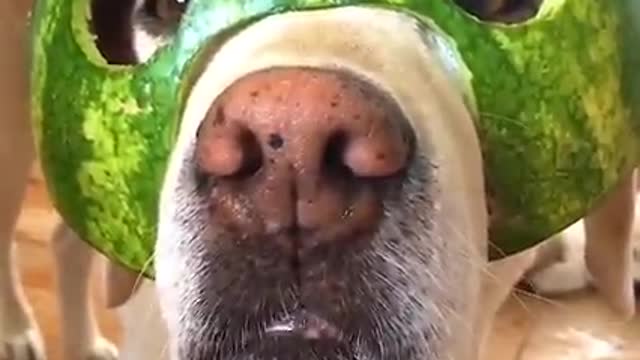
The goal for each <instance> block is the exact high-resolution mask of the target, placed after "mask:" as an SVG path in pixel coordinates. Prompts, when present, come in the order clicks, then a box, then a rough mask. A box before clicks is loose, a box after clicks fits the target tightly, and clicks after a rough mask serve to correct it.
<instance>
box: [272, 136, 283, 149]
mask: <svg viewBox="0 0 640 360" xmlns="http://www.w3.org/2000/svg"><path fill="white" fill-rule="evenodd" d="M283 144H284V139H283V138H282V136H280V135H278V134H271V135H269V146H271V148H272V149H273V150H278V149H280V148H281V147H282V145H283Z"/></svg>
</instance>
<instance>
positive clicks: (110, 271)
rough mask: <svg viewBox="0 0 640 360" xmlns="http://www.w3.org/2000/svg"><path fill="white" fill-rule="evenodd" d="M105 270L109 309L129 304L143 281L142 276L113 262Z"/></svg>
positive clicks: (108, 263)
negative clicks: (128, 301)
mask: <svg viewBox="0 0 640 360" xmlns="http://www.w3.org/2000/svg"><path fill="white" fill-rule="evenodd" d="M105 270H106V272H105V282H104V284H105V295H106V296H105V297H106V303H107V308H115V307H118V306H120V305H122V304H124V303H125V302H127V300H129V299H130V298H131V297H132V296H133V295H134V294H135V293H136V291H137V290H138V288H139V287H140V284H141V283H142V281H143V278H142V275H139V274H137V273H135V272H133V271H131V270H129V269H125V268H123V267H122V266H120V265H118V264H115V263H113V262H111V261H109V262H107V266H106V269H105Z"/></svg>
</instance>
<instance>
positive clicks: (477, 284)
mask: <svg viewBox="0 0 640 360" xmlns="http://www.w3.org/2000/svg"><path fill="white" fill-rule="evenodd" d="M123 4H124V3H123ZM128 4H129V6H131V7H130V8H129V9H127V7H126V6H120V5H121V4H118V6H115V5H113V4H111V5H109V3H108V2H96V3H95V4H94V6H95V8H94V9H95V10H96V14H102V15H104V14H112V15H113V16H112V17H108V16H107V17H105V16H95V17H94V26H95V29H96V32H97V35H98V37H97V38H98V42H99V45H100V48H101V50H102V51H103V53H104V54H105V55H106V56H107V57H108V58H110V59H111V60H112V61H117V62H135V61H144V60H145V59H146V58H147V57H148V56H150V55H151V54H152V53H153V52H154V51H155V49H156V48H157V47H158V46H161V45H162V44H163V43H165V42H167V41H170V40H171V33H172V31H173V29H174V28H175V24H177V21H179V19H180V14H181V13H182V12H183V11H184V6H183V4H182V3H180V2H173V1H171V0H157V1H148V2H141V3H137V4H136V5H135V6H134V4H133V3H128ZM476 5H477V4H476ZM486 5H487V8H486V9H489V8H492V9H497V8H499V9H504V7H503V6H498V7H495V6H494V5H495V4H489V3H487V4H486ZM489 5H491V6H490V7H489ZM0 6H2V7H1V8H0V10H1V11H0V16H1V17H2V20H3V21H0V26H4V27H5V28H2V29H1V30H2V31H3V32H4V34H7V36H3V37H1V38H0V47H1V48H2V49H14V50H13V51H5V52H4V53H5V54H6V55H4V56H1V57H0V58H2V60H0V61H2V62H1V63H0V71H2V76H1V78H2V79H3V82H2V85H3V87H2V90H1V91H2V92H1V93H0V94H1V95H2V96H1V100H0V101H2V104H1V105H2V108H3V118H2V121H1V122H0V166H2V167H3V168H6V169H11V170H10V171H7V173H6V176H5V178H4V179H3V181H2V182H1V183H0V197H1V198H3V199H5V200H4V201H3V202H2V204H0V225H2V226H1V227H0V243H1V244H3V245H2V246H3V248H2V249H0V256H2V262H1V263H0V277H1V280H2V282H1V283H0V286H1V292H0V329H1V332H0V340H2V341H3V342H4V344H5V347H4V354H2V355H0V358H2V356H4V357H5V358H9V359H42V358H43V351H42V344H41V340H40V336H39V334H38V331H37V328H36V326H35V325H34V322H33V319H32V316H31V315H30V311H29V307H28V306H27V304H26V303H25V301H24V297H23V295H22V293H21V290H20V286H19V283H18V279H17V275H16V273H15V267H14V265H13V262H12V261H13V260H12V259H13V245H12V243H11V241H10V239H11V233H12V229H13V226H14V223H15V218H16V215H17V213H18V211H19V204H20V201H21V198H22V194H23V192H24V187H25V183H26V179H27V174H28V169H29V168H30V166H31V163H32V161H33V158H34V151H33V147H32V140H31V138H30V129H29V125H28V121H27V119H28V103H27V99H28V97H27V86H26V74H27V69H26V64H27V61H26V59H25V57H24V55H25V54H26V53H27V52H26V51H25V30H26V27H25V22H24V21H23V19H26V14H27V8H28V4H25V3H24V2H20V1H15V0H0ZM482 8H483V6H480V7H479V9H482ZM98 10H103V11H105V12H100V11H98ZM107 11H114V12H113V13H108V12H107ZM5 14H11V17H10V18H8V19H5V18H6V17H7V16H6V15H5ZM132 14H133V18H134V19H135V21H134V23H135V25H134V26H133V28H134V29H136V31H135V32H134V33H133V37H131V31H126V28H127V27H128V28H129V29H131V28H132V27H131V26H130V25H129V24H130V23H129V22H128V21H122V22H118V21H114V20H113V19H129V18H130V17H131V15H132ZM16 16H17V17H16ZM100 19H102V20H100ZM4 20H6V21H4ZM114 24H115V25H121V26H122V28H117V29H114V28H113V27H112V26H113V25H114ZM123 28H124V30H123ZM107 30H109V31H107ZM127 37H128V38H130V39H132V41H131V43H132V44H133V48H135V49H136V51H135V52H131V51H130V49H127V48H126V47H123V46H122V44H123V41H126V39H127ZM433 46H434V44H432V43H430V42H429V41H428V39H425V38H424V37H423V36H421V34H420V33H419V32H418V31H417V28H416V26H415V24H414V22H413V21H412V20H411V19H410V18H408V17H406V16H404V15H401V14H397V13H393V12H389V11H385V10H375V9H371V8H353V7H351V8H349V7H347V8H342V9H334V10H322V11H314V12H302V13H294V14H283V15H274V16H272V17H269V18H267V19H264V20H261V21H259V22H257V23H255V24H253V25H251V26H249V27H247V28H246V29H244V30H242V31H241V32H239V33H238V34H237V35H235V36H233V37H232V38H230V39H229V40H228V41H227V42H225V43H224V44H222V45H221V47H220V48H219V49H218V50H217V51H216V53H215V55H214V56H213V57H212V58H211V60H210V62H209V63H208V64H207V66H206V67H205V70H204V72H203V73H202V74H201V75H200V77H199V78H198V80H197V82H196V85H195V87H194V90H193V92H192V93H191V95H190V98H189V101H188V105H187V108H186V110H185V113H184V118H183V121H182V126H181V129H180V135H179V138H178V142H177V144H176V147H175V150H174V153H173V154H172V157H171V161H170V166H169V170H168V173H167V177H166V180H165V185H164V187H163V189H162V199H161V209H160V223H159V224H158V225H159V234H158V242H157V247H156V259H157V260H156V268H157V278H156V284H151V283H150V282H148V281H143V282H141V283H140V282H138V281H137V280H138V278H137V275H136V274H129V273H127V272H126V271H123V270H121V269H119V268H118V267H116V266H115V265H114V266H112V267H111V268H110V271H109V272H108V276H107V286H108V293H109V298H110V304H111V305H112V306H120V305H122V306H121V309H120V312H121V314H122V315H123V324H124V327H125V337H124V338H125V341H124V344H123V345H122V353H121V355H122V358H124V359H127V358H129V359H136V360H139V359H143V358H148V359H157V358H159V357H160V356H165V357H166V358H172V359H225V360H235V359H238V360H239V359H262V358H269V357H270V356H279V357H284V358H288V359H309V358H314V357H315V358H326V359H351V358H358V359H368V360H369V359H371V360H373V359H406V360H412V359H432V360H441V359H450V358H451V359H460V360H466V359H477V358H482V356H483V353H484V349H483V343H484V341H485V338H486V335H487V334H488V332H489V330H490V327H491V323H492V320H493V316H494V314H495V311H496V310H497V309H498V307H499V306H500V304H501V303H502V301H503V300H504V299H505V298H506V296H507V295H508V293H509V292H510V291H511V288H512V286H513V284H515V283H516V282H517V281H519V280H520V278H521V277H522V275H523V274H525V272H527V271H528V270H530V269H532V267H533V268H534V269H535V268H536V267H535V266H534V265H539V264H545V263H549V262H550V261H548V260H549V259H554V258H558V257H557V256H556V255H557V254H558V253H559V252H558V250H557V249H558V247H557V246H553V245H546V246H545V244H543V245H542V246H539V247H537V248H534V249H531V250H529V251H526V252H523V253H521V254H517V255H514V256H512V257H509V258H506V259H504V260H501V261H498V262H494V263H488V262H487V259H486V253H487V246H488V241H487V233H486V229H487V224H488V219H487V214H486V208H487V204H486V199H485V192H484V185H483V184H484V174H483V171H482V159H481V154H480V146H479V144H478V139H477V137H476V134H475V129H474V127H473V114H471V113H470V112H469V110H468V109H467V108H466V106H465V104H464V102H463V99H462V89H460V88H458V87H457V85H456V83H455V81H452V78H451V75H452V74H450V73H448V72H447V70H446V69H445V68H444V66H443V64H442V59H440V58H438V56H437V52H435V51H434V50H433ZM418 95H419V96H418ZM238 129H241V130H242V129H243V130H242V131H244V133H243V134H247V133H248V134H249V135H250V136H249V139H250V140H249V141H245V140H243V139H245V138H244V137H242V136H238V134H239V132H238V131H239V130H238ZM336 129H337V130H340V131H337V132H336ZM241 133H242V132H241ZM336 134H338V135H336ZM340 134H342V135H340ZM372 149H374V150H377V151H380V152H383V153H384V154H386V155H387V156H386V157H385V159H386V160H385V161H381V162H380V161H376V159H375V158H371V157H369V156H368V154H370V153H372V152H374V151H372ZM221 155H224V156H221ZM634 192H635V183H634V175H633V174H630V175H629V177H628V179H626V180H625V181H624V182H623V183H621V185H620V186H619V188H618V189H617V190H616V191H614V192H613V193H612V194H610V196H609V197H608V199H606V201H604V203H603V204H602V205H601V206H600V207H598V208H596V209H594V212H593V213H592V214H590V215H589V216H588V217H587V218H586V219H585V225H586V226H585V229H586V237H585V241H584V244H585V253H586V257H585V259H586V261H585V265H584V269H588V273H589V274H590V278H586V279H587V281H588V280H589V279H592V282H593V284H594V285H595V286H596V287H598V288H599V289H600V290H602V293H603V294H604V295H605V296H606V298H607V299H608V300H609V303H610V304H611V305H612V306H613V308H614V309H616V310H618V312H619V313H620V314H621V315H622V316H623V317H628V316H630V315H631V314H632V313H633V311H634V310H633V293H632V286H631V285H632V281H631V268H630V265H631V253H632V252H631V248H630V239H631V225H632V222H633V216H634V202H635V196H634ZM345 214H347V215H348V216H346V217H345ZM558 241H559V242H560V243H562V240H558ZM53 244H54V249H55V254H56V257H57V258H58V268H59V274H60V276H59V279H60V291H61V310H62V313H63V317H64V325H63V329H64V334H65V337H64V338H65V351H66V354H67V357H66V358H69V359H110V358H114V357H115V354H116V351H115V349H114V348H113V346H112V345H111V344H109V343H108V342H106V341H104V340H103V338H102V337H101V336H100V333H99V331H98V329H97V327H96V325H95V321H94V320H93V316H92V313H91V308H90V304H89V301H88V297H87V293H88V286H87V283H88V272H89V268H90V264H91V259H92V254H91V250H90V249H89V248H87V247H86V246H85V245H84V244H83V243H82V242H81V241H79V240H78V239H77V238H76V237H75V235H74V234H73V233H72V232H71V231H70V230H68V229H67V228H66V227H64V226H63V225H61V227H60V229H59V230H58V231H57V232H56V234H55V236H54V241H53ZM548 244H554V242H553V241H552V242H549V243H548ZM561 252H562V251H560V253H561ZM561 260H562V259H561ZM561 262H562V261H561ZM545 265H546V264H545ZM576 268H577V269H579V271H583V267H582V265H581V264H579V263H578V265H577V267H576ZM543 269H545V270H548V271H553V269H557V267H556V268H553V267H551V268H548V267H546V266H543ZM541 274H544V273H538V275H537V276H534V277H533V279H534V282H535V283H536V284H537V285H538V286H539V287H540V288H542V289H543V290H544V289H545V288H547V289H548V288H551V287H553V286H551V285H548V284H547V283H545V279H548V277H545V276H544V275H541ZM547 274H552V272H548V273H547ZM552 285H555V284H552ZM138 286H140V287H139V288H138ZM155 288H157V290H156V289H155ZM135 289H138V292H137V293H135V291H134V290H135ZM132 294H133V297H132V298H131V299H130V297H131V295H132ZM142 315H148V319H147V321H149V322H150V323H151V324H153V325H154V326H153V327H152V329H154V330H155V331H158V334H154V335H156V337H152V336H150V334H149V329H150V327H149V324H150V323H147V322H145V319H144V318H142V319H141V316H142ZM142 334H144V336H142V337H139V336H140V335H142ZM141 338H144V339H146V340H147V341H149V342H147V343H141V342H139V341H137V340H136V339H141ZM145 346H146V347H145ZM154 351H155V352H154Z"/></svg>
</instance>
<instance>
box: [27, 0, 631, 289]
mask: <svg viewBox="0 0 640 360" xmlns="http://www.w3.org/2000/svg"><path fill="white" fill-rule="evenodd" d="M348 5H358V6H381V7H386V8H390V9H395V10H397V11H403V12H406V13H410V14H412V15H413V16H415V17H416V18H418V19H422V20H423V21H425V25H426V24H430V23H431V22H433V23H435V24H437V26H438V27H439V28H440V29H441V30H442V31H443V32H444V33H446V34H447V35H449V36H450V37H451V38H452V39H453V40H454V41H455V44H456V45H457V48H454V47H453V46H452V48H451V49H449V50H450V51H452V52H453V53H456V52H457V53H459V54H460V56H461V58H462V59H463V60H464V62H465V63H466V65H467V67H468V68H469V69H470V71H471V73H472V74H473V77H472V78H471V85H470V86H471V87H472V89H473V91H474V94H475V98H476V103H477V109H476V110H477V112H478V114H479V116H478V119H477V125H478V132H479V135H480V137H481V140H482V145H483V153H484V157H485V168H486V174H487V183H488V186H489V188H490V190H491V193H492V197H493V200H494V202H495V204H496V209H497V212H498V213H499V214H500V216H499V217H498V218H497V220H496V221H495V222H494V223H492V225H491V229H490V234H491V240H492V242H493V243H494V245H495V249H498V250H497V251H493V252H492V254H491V256H493V257H500V256H503V255H505V254H512V253H515V252H517V251H521V250H523V249H526V248H528V247H530V246H532V245H534V244H536V243H538V242H539V241H541V240H543V239H545V238H546V237H547V236H549V235H550V234H552V233H554V232H556V231H558V230H561V229H562V228H564V227H566V226H567V225H569V224H570V223H572V222H573V221H575V220H576V219H578V218H579V217H581V216H583V215H584V214H585V213H586V212H587V211H588V210H589V209H590V208H591V207H592V206H593V205H594V204H595V203H597V202H598V201H599V200H600V199H601V198H602V196H603V194H605V193H606V192H607V191H609V190H610V189H611V188H612V187H614V186H615V185H616V183H617V182H618V181H619V180H620V178H621V177H622V176H623V175H625V174H626V173H628V172H629V171H630V169H631V168H632V167H633V166H635V164H637V162H638V153H639V151H638V150H639V149H638V147H639V144H640V140H639V139H640V136H639V135H640V134H639V129H638V127H639V125H640V124H639V123H638V121H640V119H639V117H638V115H639V114H638V113H639V112H640V51H637V50H636V51H632V48H634V47H635V48H638V46H639V45H640V37H639V36H638V28H639V27H640V15H639V14H640V10H639V9H638V5H636V4H634V0H608V1H600V0H546V1H545V2H544V5H543V8H542V10H541V11H540V13H539V15H538V16H537V17H536V18H535V19H533V20H530V21H528V22H525V23H522V24H519V25H512V26H506V25H498V24H488V23H483V22H480V21H478V20H477V19H475V18H473V17H471V16H469V15H467V14H466V13H464V12H463V11H462V10H461V9H459V8H458V7H456V6H455V5H454V4H453V1H452V0H395V1H394V0H333V1H331V0H216V1H210V0H192V2H191V5H190V8H189V11H188V14H187V15H186V16H185V21H184V22H183V24H182V25H181V26H180V29H179V30H178V34H177V35H176V37H175V39H174V41H173V42H172V43H171V45H169V46H168V47H166V48H164V49H162V50H161V51H159V52H158V53H157V54H156V55H155V56H154V57H153V58H152V59H151V60H150V61H149V62H147V63H146V64H141V65H137V66H110V65H107V64H106V63H105V61H104V60H103V59H102V58H101V56H100V55H99V54H98V52H97V50H96V49H95V47H94V45H93V41H92V38H91V35H90V34H89V32H88V31H89V30H88V26H87V24H86V23H87V19H88V17H89V11H88V9H89V1H88V0H39V1H38V2H37V4H36V6H35V9H34V13H33V30H32V48H31V50H32V80H31V84H32V111H33V115H34V116H33V121H34V126H35V129H36V140H37V145H38V149H39V153H40V155H41V159H42V162H43V169H44V173H45V176H46V179H47V184H48V188H49V190H50V192H51V194H52V197H53V200H54V203H55V206H56V207H57V209H58V210H59V211H60V213H61V214H62V216H63V217H64V219H65V220H66V221H67V222H68V223H69V224H70V225H71V227H72V228H73V229H74V230H75V231H76V232H77V233H78V234H79V235H80V236H81V237H82V238H83V239H85V240H86V241H88V242H89V243H90V244H91V245H92V246H94V247H96V248H97V249H98V250H99V251H101V252H103V253H104V254H105V255H106V256H107V257H109V258H111V259H113V260H116V261H119V262H121V263H122V264H123V265H125V266H127V267H129V268H131V269H134V270H142V271H144V273H145V274H146V275H147V276H149V277H152V276H153V262H152V260H151V258H152V255H153V246H154V242H155V236H156V222H157V216H158V200H159V193H160V189H161V186H162V181H163V176H164V172H165V169H166V166H167V160H168V157H169V154H170V152H171V149H172V146H173V143H174V141H175V139H176V136H177V129H178V128H179V125H180V115H181V113H182V111H183V108H184V105H185V100H186V98H187V96H188V94H189V91H190V90H191V86H192V81H191V80H192V79H194V78H195V77H196V76H197V74H198V72H199V71H200V70H201V66H200V64H202V62H203V61H204V60H205V59H206V56H209V55H210V52H209V51H208V50H209V49H211V48H212V47H213V46H215V45H216V44H219V43H220V42H222V41H223V40H224V39H225V37H227V36H229V35H230V34H233V32H234V31H237V29H239V28H241V27H242V26H246V25H247V24H248V23H250V22H252V21H255V20H257V19H260V18H263V17H265V16H268V15H270V14H274V13H280V12H285V11H300V10H311V9H319V8H330V7H339V6H348Z"/></svg>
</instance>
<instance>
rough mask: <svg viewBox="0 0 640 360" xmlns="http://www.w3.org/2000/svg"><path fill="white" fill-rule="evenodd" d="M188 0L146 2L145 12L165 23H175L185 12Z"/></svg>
mask: <svg viewBox="0 0 640 360" xmlns="http://www.w3.org/2000/svg"><path fill="white" fill-rule="evenodd" d="M187 5H189V0H148V1H147V3H146V7H147V11H148V12H149V13H150V14H152V15H153V16H155V17H157V18H159V19H160V20H165V21H177V20H179V19H180V17H182V14H184V12H185V11H186V10H187Z"/></svg>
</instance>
